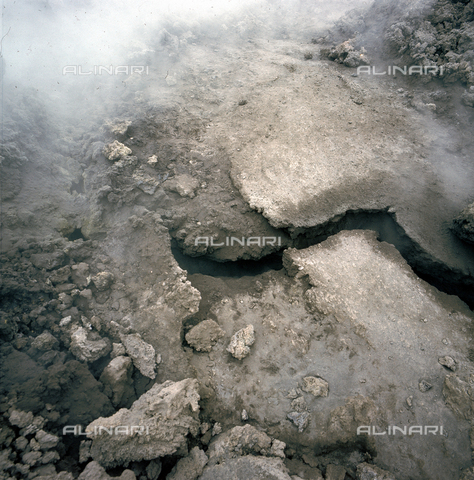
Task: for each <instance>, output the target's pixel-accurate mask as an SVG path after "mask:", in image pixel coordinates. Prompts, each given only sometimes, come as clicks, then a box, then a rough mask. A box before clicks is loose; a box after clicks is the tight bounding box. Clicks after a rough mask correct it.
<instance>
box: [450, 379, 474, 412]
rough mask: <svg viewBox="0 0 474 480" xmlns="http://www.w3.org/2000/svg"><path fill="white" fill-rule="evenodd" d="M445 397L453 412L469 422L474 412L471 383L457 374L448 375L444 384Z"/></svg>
mask: <svg viewBox="0 0 474 480" xmlns="http://www.w3.org/2000/svg"><path fill="white" fill-rule="evenodd" d="M443 397H444V399H445V401H446V405H448V406H449V407H450V408H451V410H452V411H453V412H454V413H455V414H456V415H457V416H459V417H461V418H465V419H466V420H469V419H470V418H471V415H472V411H473V398H474V396H473V392H472V387H471V386H470V385H469V383H467V382H465V381H464V380H462V379H460V378H459V377H458V376H457V375H456V374H455V373H452V374H450V375H446V377H445V378H444V384H443Z"/></svg>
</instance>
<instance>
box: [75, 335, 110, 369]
mask: <svg viewBox="0 0 474 480" xmlns="http://www.w3.org/2000/svg"><path fill="white" fill-rule="evenodd" d="M69 350H70V351H71V353H72V354H73V355H74V356H75V357H76V358H77V359H78V360H81V361H83V362H89V363H92V362H95V361H96V360H98V359H99V358H102V357H105V356H106V355H107V354H108V353H109V352H110V351H111V350H112V345H111V342H110V340H109V339H108V338H102V337H101V336H100V335H99V334H98V333H97V332H91V331H90V330H88V329H85V328H84V327H79V328H78V329H77V330H75V331H74V333H73V334H72V335H71V346H70V347H69Z"/></svg>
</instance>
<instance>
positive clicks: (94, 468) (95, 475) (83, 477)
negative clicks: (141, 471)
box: [78, 462, 137, 480]
mask: <svg viewBox="0 0 474 480" xmlns="http://www.w3.org/2000/svg"><path fill="white" fill-rule="evenodd" d="M113 478H118V479H120V480H135V479H136V478H137V477H136V476H135V474H134V473H133V472H132V471H131V470H124V471H123V472H122V475H120V477H113ZM111 479H112V477H110V476H109V475H108V474H107V472H106V471H105V469H104V468H103V467H102V466H101V465H100V464H99V463H97V462H89V463H88V464H87V466H86V468H85V469H84V471H83V472H82V473H81V474H80V475H79V477H78V480H111Z"/></svg>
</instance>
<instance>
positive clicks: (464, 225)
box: [452, 203, 474, 243]
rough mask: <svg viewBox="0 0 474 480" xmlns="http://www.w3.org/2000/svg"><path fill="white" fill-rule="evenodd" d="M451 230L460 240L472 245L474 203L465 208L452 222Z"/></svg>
mask: <svg viewBox="0 0 474 480" xmlns="http://www.w3.org/2000/svg"><path fill="white" fill-rule="evenodd" d="M452 229H453V231H454V233H455V234H456V235H457V236H458V237H459V238H460V239H461V240H463V241H465V242H468V243H474V203H471V204H470V205H469V206H467V207H466V208H465V209H464V210H463V211H462V212H461V213H460V214H459V215H458V216H457V217H456V218H455V219H454V220H453V226H452Z"/></svg>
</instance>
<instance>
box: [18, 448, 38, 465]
mask: <svg viewBox="0 0 474 480" xmlns="http://www.w3.org/2000/svg"><path fill="white" fill-rule="evenodd" d="M40 458H41V452H35V451H32V452H27V453H24V454H23V456H22V457H21V459H22V462H23V463H26V464H27V465H29V466H30V467H34V466H35V465H38V463H39V460H40Z"/></svg>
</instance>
